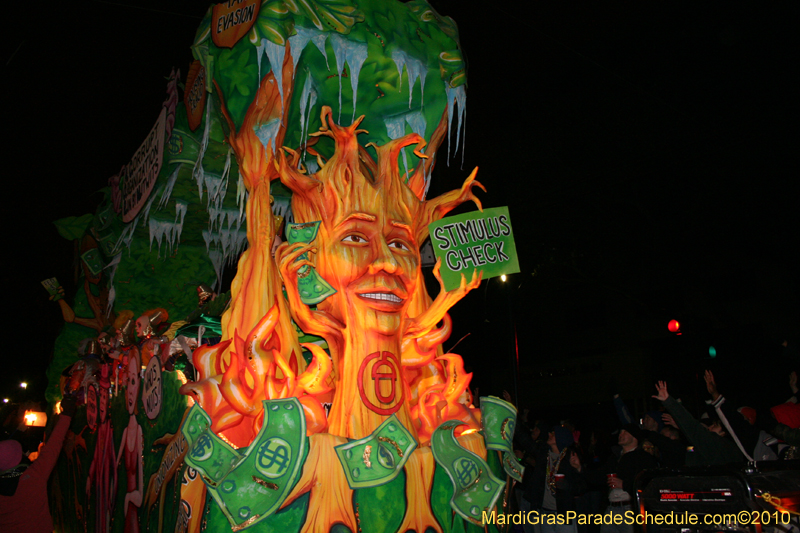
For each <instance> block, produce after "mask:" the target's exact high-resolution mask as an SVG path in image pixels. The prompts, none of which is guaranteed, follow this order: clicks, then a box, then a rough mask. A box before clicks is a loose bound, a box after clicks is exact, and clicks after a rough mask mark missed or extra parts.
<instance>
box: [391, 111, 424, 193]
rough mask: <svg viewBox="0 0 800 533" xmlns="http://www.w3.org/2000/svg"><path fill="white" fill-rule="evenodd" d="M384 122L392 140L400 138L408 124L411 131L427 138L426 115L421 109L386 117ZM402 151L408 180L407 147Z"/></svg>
mask: <svg viewBox="0 0 800 533" xmlns="http://www.w3.org/2000/svg"><path fill="white" fill-rule="evenodd" d="M384 124H385V125H386V133H387V135H388V136H389V138H390V139H392V140H394V139H399V138H400V137H402V136H403V135H405V134H406V124H408V125H409V126H410V127H411V131H413V132H414V133H416V134H417V135H419V136H420V137H422V138H423V139H424V138H425V131H426V130H427V127H428V124H427V121H426V120H425V116H424V115H423V114H422V112H421V111H410V112H408V113H403V114H401V115H395V116H393V117H389V118H386V119H384ZM400 153H401V154H402V155H403V166H404V167H405V171H406V180H408V173H409V170H408V158H407V156H406V149H405V148H403V149H402V150H401V151H400Z"/></svg>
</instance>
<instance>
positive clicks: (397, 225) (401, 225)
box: [390, 220, 412, 233]
mask: <svg viewBox="0 0 800 533" xmlns="http://www.w3.org/2000/svg"><path fill="white" fill-rule="evenodd" d="M390 223H391V225H392V226H394V227H395V228H400V229H404V230H406V231H407V232H408V233H412V232H411V226H409V225H408V224H406V223H404V222H398V221H397V220H392V221H391V222H390Z"/></svg>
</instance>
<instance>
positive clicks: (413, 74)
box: [392, 50, 428, 109]
mask: <svg viewBox="0 0 800 533" xmlns="http://www.w3.org/2000/svg"><path fill="white" fill-rule="evenodd" d="M392 61H394V64H395V66H396V67H397V74H398V77H399V83H398V86H397V91H398V92H400V91H402V90H403V67H404V66H405V67H406V70H407V71H408V108H409V109H411V97H412V96H413V94H414V84H415V83H416V81H417V78H419V83H420V93H419V94H420V106H424V105H425V76H427V74H428V69H426V68H425V65H423V64H422V62H421V61H419V60H417V59H414V58H413V57H409V56H408V54H406V53H405V52H403V51H402V50H395V51H393V52H392Z"/></svg>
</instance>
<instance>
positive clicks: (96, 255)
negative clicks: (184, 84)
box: [81, 248, 105, 276]
mask: <svg viewBox="0 0 800 533" xmlns="http://www.w3.org/2000/svg"><path fill="white" fill-rule="evenodd" d="M81 259H83V262H84V263H85V264H86V267H87V268H88V269H89V272H91V273H92V275H93V276H97V275H98V274H100V273H101V272H102V271H103V266H105V265H103V258H102V257H101V256H100V250H98V249H97V248H91V249H89V250H86V251H85V252H84V253H83V255H81Z"/></svg>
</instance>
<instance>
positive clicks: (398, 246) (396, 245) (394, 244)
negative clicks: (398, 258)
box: [389, 241, 411, 252]
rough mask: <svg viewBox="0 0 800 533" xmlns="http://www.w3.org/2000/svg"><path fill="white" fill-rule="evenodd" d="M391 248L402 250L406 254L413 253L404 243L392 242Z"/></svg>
mask: <svg viewBox="0 0 800 533" xmlns="http://www.w3.org/2000/svg"><path fill="white" fill-rule="evenodd" d="M389 248H394V249H395V250H402V251H404V252H410V251H411V249H410V248H409V247H408V245H407V244H406V243H405V242H403V241H392V242H390V243H389Z"/></svg>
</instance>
